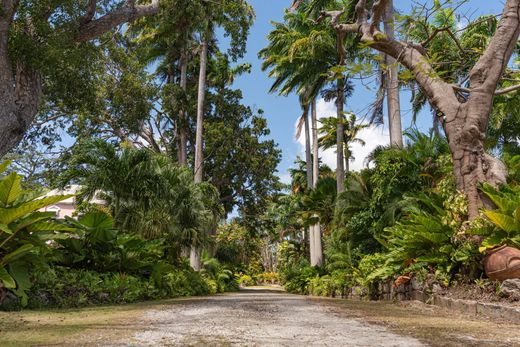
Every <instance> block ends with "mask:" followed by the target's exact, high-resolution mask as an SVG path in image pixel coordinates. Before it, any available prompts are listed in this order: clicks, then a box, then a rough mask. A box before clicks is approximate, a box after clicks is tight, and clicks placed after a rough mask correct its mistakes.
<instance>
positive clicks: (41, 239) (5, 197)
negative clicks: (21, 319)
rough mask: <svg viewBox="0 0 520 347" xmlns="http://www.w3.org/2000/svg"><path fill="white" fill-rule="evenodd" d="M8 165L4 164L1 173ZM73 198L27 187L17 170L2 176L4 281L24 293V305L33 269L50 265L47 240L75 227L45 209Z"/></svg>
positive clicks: (0, 261) (0, 268)
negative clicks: (48, 193)
mask: <svg viewBox="0 0 520 347" xmlns="http://www.w3.org/2000/svg"><path fill="white" fill-rule="evenodd" d="M8 165H9V162H4V163H3V164H1V165H0V173H2V172H4V171H5V169H6V168H7V167H8ZM69 197H70V196H67V195H56V196H46V195H45V193H44V192H43V191H31V190H25V189H23V188H22V176H20V175H18V174H17V173H15V172H12V173H10V174H8V175H4V176H2V177H0V283H1V284H2V287H3V288H7V289H10V290H12V291H14V292H15V293H16V294H17V295H18V296H20V297H21V298H22V304H23V305H25V304H26V303H27V295H26V291H27V290H28V289H29V288H30V286H31V282H30V278H29V270H30V269H31V268H33V267H36V266H40V267H41V266H44V265H45V264H46V253H47V252H48V245H47V242H49V241H51V240H55V239H59V238H62V237H67V234H63V233H59V232H68V231H71V230H73V229H72V228H70V227H69V226H67V225H65V224H64V223H62V222H60V221H58V220H56V218H55V217H56V215H55V213H54V212H42V211H41V210H42V209H44V208H45V207H48V206H50V205H52V204H55V203H58V202H60V201H62V200H65V199H67V198H69ZM3 288H0V291H1V292H2V293H1V294H3V291H4V289H3ZM0 296H3V295H0ZM0 301H1V300H0Z"/></svg>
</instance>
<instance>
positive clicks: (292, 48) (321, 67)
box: [259, 10, 336, 265]
mask: <svg viewBox="0 0 520 347" xmlns="http://www.w3.org/2000/svg"><path fill="white" fill-rule="evenodd" d="M274 27H275V28H274V29H273V30H272V31H271V32H270V33H269V36H268V38H269V45H268V46H267V47H266V48H264V49H263V50H262V51H260V53H259V56H260V57H261V58H263V59H264V64H263V66H262V68H263V69H264V70H267V69H270V72H269V75H270V76H271V77H274V78H275V81H274V83H273V85H272V87H271V92H274V91H278V92H279V94H281V95H288V94H289V93H291V92H296V93H297V94H298V95H299V97H300V105H301V107H302V109H303V115H302V117H301V118H300V120H299V122H298V124H299V126H298V131H297V137H299V135H300V133H301V131H302V129H305V149H306V150H305V153H306V162H307V182H308V183H307V185H308V187H310V188H312V187H313V186H314V184H315V179H316V178H317V177H318V176H319V172H318V160H319V156H318V154H319V153H317V151H314V158H313V160H314V161H313V162H312V163H311V158H312V154H311V146H310V144H311V135H310V133H311V129H312V133H313V135H312V138H315V137H316V134H315V132H316V128H317V127H316V126H315V125H312V126H311V125H310V121H309V112H310V111H312V112H313V113H312V115H311V116H315V100H316V97H317V95H318V94H319V91H320V90H321V89H322V88H323V86H324V85H325V84H326V83H327V77H326V75H327V72H328V71H329V70H330V69H331V68H332V67H333V66H334V61H333V60H331V59H330V57H331V56H332V57H333V56H334V54H335V49H336V46H335V41H334V35H333V32H332V31H331V30H330V28H327V27H317V26H316V24H315V23H314V21H313V20H311V19H310V18H309V16H308V14H307V13H306V12H305V11H303V10H300V11H297V12H295V13H287V14H286V16H285V22H284V23H274ZM315 118H316V117H314V119H315ZM313 168H314V169H315V170H313ZM314 171H315V172H314ZM309 234H310V238H309V239H310V243H311V245H310V249H311V264H312V265H321V263H322V259H323V256H322V251H321V236H318V237H316V234H318V235H320V234H321V231H320V227H319V225H313V226H311V227H310V230H309Z"/></svg>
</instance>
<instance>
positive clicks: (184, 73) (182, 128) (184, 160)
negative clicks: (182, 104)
mask: <svg viewBox="0 0 520 347" xmlns="http://www.w3.org/2000/svg"><path fill="white" fill-rule="evenodd" d="M180 65H181V81H180V84H181V89H182V90H183V91H184V92H186V91H187V89H188V55H187V53H186V50H184V51H183V52H182V53H181V61H180ZM187 118H188V117H187V112H186V110H181V111H180V112H179V122H178V124H177V129H178V133H179V139H178V144H177V149H178V160H179V165H181V166H187V165H188V154H187V153H188V151H187V146H188V133H187V129H186V127H187V125H188V124H187V123H188V119H187Z"/></svg>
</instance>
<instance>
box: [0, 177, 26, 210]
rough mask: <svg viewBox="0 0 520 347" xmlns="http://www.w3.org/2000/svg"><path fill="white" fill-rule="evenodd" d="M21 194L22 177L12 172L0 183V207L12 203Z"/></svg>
mask: <svg viewBox="0 0 520 347" xmlns="http://www.w3.org/2000/svg"><path fill="white" fill-rule="evenodd" d="M21 193H22V177H21V176H19V175H18V174H17V173H16V172H12V173H10V174H9V175H7V177H4V178H3V179H2V180H1V181H0V206H3V207H5V206H7V205H10V204H11V203H13V202H14V201H15V200H16V199H17V198H18V197H19V196H20V194H21Z"/></svg>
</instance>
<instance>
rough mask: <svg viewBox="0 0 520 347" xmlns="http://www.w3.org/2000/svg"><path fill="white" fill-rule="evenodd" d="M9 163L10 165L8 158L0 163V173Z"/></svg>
mask: <svg viewBox="0 0 520 347" xmlns="http://www.w3.org/2000/svg"><path fill="white" fill-rule="evenodd" d="M9 165H11V161H10V160H6V161H4V162H2V163H0V174H1V173H4V172H5V170H7V168H8V167H9Z"/></svg>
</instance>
